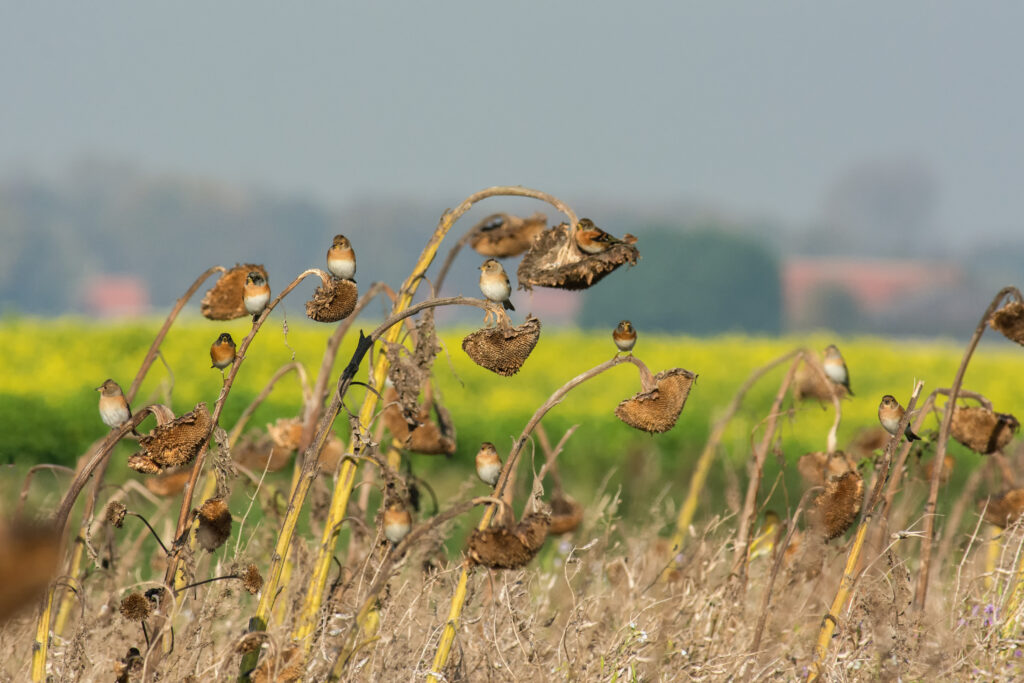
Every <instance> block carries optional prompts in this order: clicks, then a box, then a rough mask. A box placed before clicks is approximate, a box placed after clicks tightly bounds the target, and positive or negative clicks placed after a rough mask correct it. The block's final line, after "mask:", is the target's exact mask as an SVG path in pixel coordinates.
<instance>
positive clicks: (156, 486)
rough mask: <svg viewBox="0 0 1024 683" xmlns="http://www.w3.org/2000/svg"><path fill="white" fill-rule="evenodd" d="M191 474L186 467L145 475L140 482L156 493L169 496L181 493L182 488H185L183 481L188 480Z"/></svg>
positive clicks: (165, 496)
mask: <svg viewBox="0 0 1024 683" xmlns="http://www.w3.org/2000/svg"><path fill="white" fill-rule="evenodd" d="M191 475H192V473H191V472H190V471H189V470H188V469H183V470H179V471H177V472H164V473H163V474H160V475H157V476H155V477H146V478H145V479H143V480H142V483H143V484H145V485H146V488H147V489H149V490H150V491H151V492H153V493H155V494H156V495H158V496H163V497H164V498H169V497H170V496H176V495H178V494H179V493H181V491H182V489H184V488H185V482H187V481H188V479H189V477H190V476H191Z"/></svg>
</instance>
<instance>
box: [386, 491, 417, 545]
mask: <svg viewBox="0 0 1024 683" xmlns="http://www.w3.org/2000/svg"><path fill="white" fill-rule="evenodd" d="M411 529H412V515H410V514H409V511H408V510H406V509H405V506H404V505H402V503H400V502H398V501H393V502H391V503H389V504H388V506H387V508H385V510H384V536H386V537H387V539H388V540H389V541H391V542H392V543H394V544H395V545H398V543H399V542H400V541H401V540H402V539H403V538H405V536H406V534H408V533H409V531H410V530H411Z"/></svg>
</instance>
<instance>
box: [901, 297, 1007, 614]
mask: <svg viewBox="0 0 1024 683" xmlns="http://www.w3.org/2000/svg"><path fill="white" fill-rule="evenodd" d="M1007 296H1013V297H1015V298H1016V300H1017V301H1018V302H1020V301H1021V295H1020V292H1019V291H1018V290H1017V288H1016V287H1004V288H1003V289H1001V290H999V292H998V293H997V294H996V295H995V297H994V298H993V299H992V302H991V303H990V304H989V305H988V308H986V309H985V312H984V314H982V316H981V320H980V321H979V322H978V326H977V327H976V328H975V329H974V334H973V335H972V336H971V340H970V341H969V342H968V343H967V348H966V349H964V356H963V359H962V360H961V361H960V367H958V368H957V371H956V376H955V377H954V378H953V383H952V384H951V385H950V386H949V400H948V401H946V407H945V410H944V412H943V414H942V423H941V424H940V425H939V440H938V445H937V446H936V448H935V458H936V460H937V461H938V462H942V461H943V460H944V459H945V457H946V446H947V445H948V443H949V432H950V427H951V426H952V423H953V408H954V407H955V406H956V400H957V397H958V396H959V394H960V387H961V386H962V385H963V381H964V373H965V372H967V364H968V363H970V361H971V356H972V355H974V349H976V348H977V346H978V342H979V341H981V335H982V334H983V333H984V332H985V327H986V326H987V325H988V324H989V321H990V320H991V319H992V316H993V314H994V313H995V311H996V309H997V308H998V307H999V304H1000V303H1001V302H1002V301H1003V299H1005V298H1006V297H1007ZM941 471H942V470H941V468H935V472H934V473H933V474H932V480H931V485H930V486H929V489H928V502H927V503H925V506H924V534H923V540H922V542H921V565H920V569H919V571H918V575H917V591H916V592H915V593H914V606H915V607H917V608H918V609H923V608H924V605H925V600H926V599H927V597H928V576H929V573H930V571H931V558H932V541H933V539H934V537H935V507H936V503H937V502H938V498H939V473H940V472H941Z"/></svg>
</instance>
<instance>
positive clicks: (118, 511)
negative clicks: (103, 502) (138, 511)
mask: <svg viewBox="0 0 1024 683" xmlns="http://www.w3.org/2000/svg"><path fill="white" fill-rule="evenodd" d="M127 514H128V508H126V507H125V506H124V503H122V502H120V501H116V500H112V501H110V502H109V503H107V507H106V509H105V510H104V512H103V515H104V517H106V519H107V522H109V523H110V524H112V525H113V526H114V527H115V528H117V529H120V528H121V525H122V524H124V516H125V515H127Z"/></svg>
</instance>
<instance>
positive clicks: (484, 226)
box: [480, 213, 506, 232]
mask: <svg viewBox="0 0 1024 683" xmlns="http://www.w3.org/2000/svg"><path fill="white" fill-rule="evenodd" d="M505 222H506V221H505V215H504V214H500V213H496V214H494V215H493V216H488V217H487V218H485V219H484V222H483V223H481V224H480V231H481V232H489V231H491V230H497V229H498V228H502V227H504V226H505Z"/></svg>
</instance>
